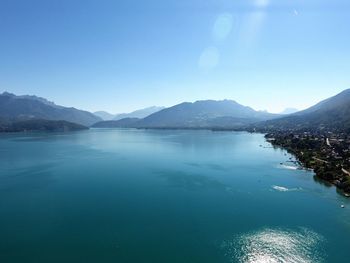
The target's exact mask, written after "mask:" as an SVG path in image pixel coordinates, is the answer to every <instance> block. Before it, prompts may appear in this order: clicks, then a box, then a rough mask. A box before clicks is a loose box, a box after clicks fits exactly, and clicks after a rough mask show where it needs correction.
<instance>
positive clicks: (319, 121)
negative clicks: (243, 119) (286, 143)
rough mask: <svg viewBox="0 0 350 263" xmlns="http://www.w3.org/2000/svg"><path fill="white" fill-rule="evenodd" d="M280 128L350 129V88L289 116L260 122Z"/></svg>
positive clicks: (269, 126) (268, 127) (262, 125)
mask: <svg viewBox="0 0 350 263" xmlns="http://www.w3.org/2000/svg"><path fill="white" fill-rule="evenodd" d="M259 127H265V128H267V129H278V130H296V129H298V130H302V129H323V128H325V127H326V128H327V129H339V130H345V131H350V89H347V90H344V91H343V92H341V93H339V94H338V95H336V96H334V97H331V98H328V99H326V100H323V101H321V102H319V103H317V104H316V105H314V106H312V107H310V108H308V109H306V110H303V111H299V112H297V113H294V114H291V115H289V116H286V117H283V118H278V119H275V120H270V121H266V122H263V123H259Z"/></svg>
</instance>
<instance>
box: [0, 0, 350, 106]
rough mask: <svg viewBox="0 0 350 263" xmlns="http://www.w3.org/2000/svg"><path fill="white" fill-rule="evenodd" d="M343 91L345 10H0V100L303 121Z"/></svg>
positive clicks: (246, 6) (106, 3)
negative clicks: (229, 109) (247, 113)
mask: <svg viewBox="0 0 350 263" xmlns="http://www.w3.org/2000/svg"><path fill="white" fill-rule="evenodd" d="M347 88H350V1H349V0H147V1H145V0H124V1H118V0H94V1H93V0H31V1H29V0H0V92H2V91H5V90H6V91H9V92H12V93H15V94H18V95H23V94H34V95H38V96H42V97H45V98H47V99H49V100H52V101H54V102H56V103H57V104H61V105H65V106H74V107H77V108H81V109H86V110H90V111H95V110H107V111H109V112H112V113H117V112H127V111H131V110H134V109H138V108H143V107H146V106H151V105H158V106H171V105H174V104H177V103H180V102H183V101H195V100H200V99H234V100H236V101H237V102H239V103H242V104H244V105H248V106H251V107H253V108H255V109H259V110H265V109H266V110H268V111H270V112H279V111H281V110H283V109H284V108H286V107H296V108H298V109H303V108H306V107H308V106H311V105H312V104H314V103H316V102H318V101H319V100H321V99H324V98H327V97H329V96H331V95H334V94H336V93H338V92H340V91H342V90H344V89H347Z"/></svg>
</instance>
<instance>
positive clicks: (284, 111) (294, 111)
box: [279, 108, 299, 115]
mask: <svg viewBox="0 0 350 263" xmlns="http://www.w3.org/2000/svg"><path fill="white" fill-rule="evenodd" d="M298 111H299V110H298V109H296V108H285V109H284V110H283V111H281V112H280V113H279V114H282V115H287V114H292V113H296V112H298Z"/></svg>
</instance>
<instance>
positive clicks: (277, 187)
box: [272, 185, 302, 192]
mask: <svg viewBox="0 0 350 263" xmlns="http://www.w3.org/2000/svg"><path fill="white" fill-rule="evenodd" d="M272 189H274V190H276V191H279V192H292V191H300V190H302V188H301V187H299V188H287V187H283V186H278V185H273V186H272Z"/></svg>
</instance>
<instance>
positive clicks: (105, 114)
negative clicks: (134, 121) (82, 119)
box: [94, 111, 115, 121]
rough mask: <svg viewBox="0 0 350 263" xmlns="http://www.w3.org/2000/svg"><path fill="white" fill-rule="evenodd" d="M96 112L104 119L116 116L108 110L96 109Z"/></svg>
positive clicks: (111, 118)
mask: <svg viewBox="0 0 350 263" xmlns="http://www.w3.org/2000/svg"><path fill="white" fill-rule="evenodd" d="M94 114H95V115H96V116H97V117H99V118H101V119H102V120H104V121H108V120H113V119H114V117H115V115H113V114H110V113H108V112H106V111H96V112H94Z"/></svg>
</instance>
